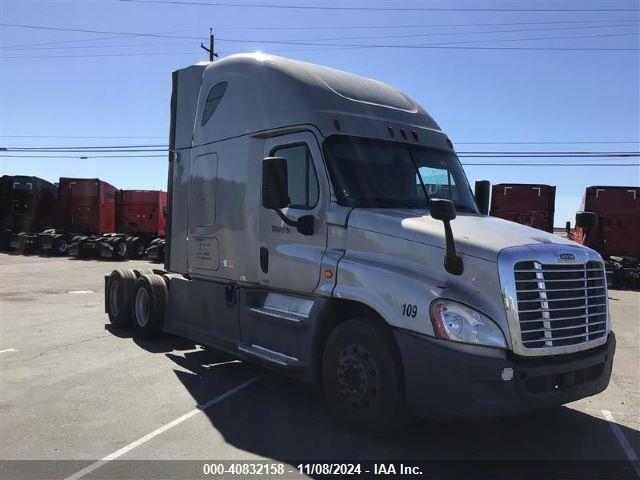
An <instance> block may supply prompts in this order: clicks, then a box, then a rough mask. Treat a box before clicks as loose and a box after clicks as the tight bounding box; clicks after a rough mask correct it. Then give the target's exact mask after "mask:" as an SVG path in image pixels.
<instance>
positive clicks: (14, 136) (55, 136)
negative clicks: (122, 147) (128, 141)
mask: <svg viewBox="0 0 640 480" xmlns="http://www.w3.org/2000/svg"><path fill="white" fill-rule="evenodd" d="M2 137H5V138H138V139H139V138H166V137H167V135H164V136H147V137H143V136H142V137H135V136H124V135H122V136H117V135H112V136H78V135H0V138H2Z"/></svg>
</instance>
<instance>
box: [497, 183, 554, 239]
mask: <svg viewBox="0 0 640 480" xmlns="http://www.w3.org/2000/svg"><path fill="white" fill-rule="evenodd" d="M555 201H556V187H555V186H553V185H541V184H528V183H499V184H496V185H493V187H492V188H491V210H490V214H491V216H492V217H498V218H504V219H505V220H510V221H512V222H517V223H520V224H522V225H527V226H529V227H533V228H537V229H539V230H544V231H545V232H549V233H553V216H554V210H555Z"/></svg>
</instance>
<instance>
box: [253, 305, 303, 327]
mask: <svg viewBox="0 0 640 480" xmlns="http://www.w3.org/2000/svg"><path fill="white" fill-rule="evenodd" d="M249 310H251V311H252V312H253V313H257V314H259V315H266V316H268V317H274V318H280V319H282V320H288V321H290V322H295V323H300V322H302V321H304V320H306V319H307V315H304V314H302V313H298V312H292V311H289V310H283V309H281V308H274V307H266V306H265V307H252V308H250V309H249Z"/></svg>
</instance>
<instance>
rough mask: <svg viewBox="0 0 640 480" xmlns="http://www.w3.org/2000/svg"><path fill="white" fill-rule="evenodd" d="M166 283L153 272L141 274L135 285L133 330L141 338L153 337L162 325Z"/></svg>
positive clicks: (160, 329) (157, 333) (158, 332)
mask: <svg viewBox="0 0 640 480" xmlns="http://www.w3.org/2000/svg"><path fill="white" fill-rule="evenodd" d="M167 293H168V291H167V284H166V283H165V280H164V278H162V277H161V276H160V275H156V274H155V273H150V274H142V275H140V276H139V277H138V280H137V281H136V286H135V297H134V301H133V330H134V331H135V333H136V334H137V335H138V336H140V337H142V338H147V339H151V338H155V337H157V336H158V335H159V334H160V332H161V331H162V327H163V326H164V314H165V305H166V301H167Z"/></svg>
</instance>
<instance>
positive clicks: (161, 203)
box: [100, 190, 167, 260]
mask: <svg viewBox="0 0 640 480" xmlns="http://www.w3.org/2000/svg"><path fill="white" fill-rule="evenodd" d="M116 207H117V208H116V218H117V225H118V229H117V230H116V231H117V232H118V233H116V234H112V235H104V236H103V237H102V238H101V239H100V256H101V257H103V258H119V259H122V258H125V257H129V258H141V257H142V256H144V254H145V252H148V251H149V250H151V251H152V254H151V256H150V258H151V259H152V260H155V259H157V258H158V257H160V256H161V255H162V253H163V252H162V251H160V248H161V245H160V243H161V242H164V236H165V229H166V207H167V192H164V191H162V190H120V191H119V192H118V196H117V203H116ZM118 248H119V249H120V251H117V249H118ZM123 248H124V250H125V251H123ZM154 254H155V255H157V256H155V255H154Z"/></svg>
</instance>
